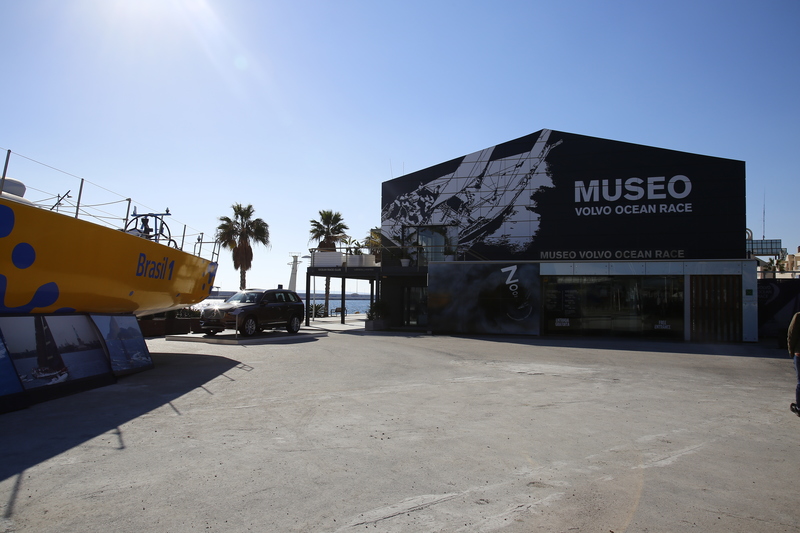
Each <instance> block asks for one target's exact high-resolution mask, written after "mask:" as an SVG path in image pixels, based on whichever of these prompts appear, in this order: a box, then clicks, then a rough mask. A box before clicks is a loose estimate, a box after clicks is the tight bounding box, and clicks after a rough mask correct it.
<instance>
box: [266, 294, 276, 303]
mask: <svg viewBox="0 0 800 533" xmlns="http://www.w3.org/2000/svg"><path fill="white" fill-rule="evenodd" d="M264 301H265V302H267V303H270V304H274V303H275V302H276V301H277V300H276V299H275V293H274V292H268V293H267V294H265V295H264Z"/></svg>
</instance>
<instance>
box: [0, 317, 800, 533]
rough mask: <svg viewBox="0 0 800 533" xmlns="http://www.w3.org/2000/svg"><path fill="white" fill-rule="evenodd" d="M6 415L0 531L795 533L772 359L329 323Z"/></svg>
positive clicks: (798, 467) (189, 344) (781, 368)
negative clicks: (378, 329) (373, 329)
mask: <svg viewBox="0 0 800 533" xmlns="http://www.w3.org/2000/svg"><path fill="white" fill-rule="evenodd" d="M182 340H183V342H180V341H176V340H167V339H163V338H162V339H149V340H148V346H149V348H150V351H151V354H152V357H153V360H154V362H155V369H154V370H150V371H147V372H143V373H140V374H136V375H132V376H127V377H124V378H121V379H120V380H119V381H118V382H117V383H116V384H114V385H111V386H107V387H103V388H100V389H95V390H92V391H88V392H83V393H80V394H76V395H73V396H69V397H65V398H60V399H57V400H53V401H49V402H45V403H42V404H38V405H35V406H33V407H31V408H28V409H25V410H23V411H17V412H13V413H7V414H3V415H0V424H2V426H1V427H2V432H1V433H0V468H2V475H0V505H1V506H2V507H1V508H0V512H1V513H2V514H1V515H0V531H5V532H10V531H15V532H16V531H20V532H21V531H24V532H29V531H30V532H61V533H63V532H101V531H102V532H109V531H116V532H137V533H138V532H142V531H156V532H162V531H163V532H186V531H218V532H239V531H243V532H244V531H254V532H265V531H266V532H272V531H276V532H306V531H309V532H331V533H333V532H350V531H361V530H369V531H382V532H406V531H412V532H416V531H426V532H451V531H453V532H457V531H470V532H472V531H479V532H490V531H497V532H530V531H546V532H601V533H608V532H614V533H621V532H669V531H681V532H682V531H690V530H694V531H704V532H707V531H712V532H716V531H719V532H739V531H741V532H745V531H747V532H761V531H763V532H782V531H785V532H797V531H800V492H798V491H799V490H800V486H799V481H800V418H798V417H797V416H795V415H793V414H792V413H791V412H790V411H789V403H790V402H791V401H792V399H793V393H794V385H795V381H794V373H793V369H792V363H791V360H790V359H789V358H788V357H787V355H786V354H785V352H784V351H783V350H780V349H778V348H777V347H775V346H774V345H770V344H767V343H764V344H737V345H698V344H687V343H672V342H647V341H641V340H628V339H623V340H612V339H552V338H517V337H480V338H466V337H453V336H438V335H437V336H431V335H428V334H424V333H399V332H365V331H364V329H363V321H359V320H353V321H351V320H348V323H347V324H345V325H341V324H339V323H338V322H337V321H336V320H332V321H327V322H324V321H317V322H315V324H314V327H311V328H303V330H301V333H300V334H298V335H296V336H289V335H285V334H273V333H267V334H264V335H263V336H262V337H261V339H260V341H259V342H257V343H253V344H223V343H218V344H209V343H207V342H205V340H204V339H200V338H193V339H189V338H184V339H182Z"/></svg>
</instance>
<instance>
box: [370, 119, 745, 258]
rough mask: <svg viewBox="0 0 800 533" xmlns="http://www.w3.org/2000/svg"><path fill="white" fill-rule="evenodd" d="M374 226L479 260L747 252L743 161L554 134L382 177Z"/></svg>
mask: <svg viewBox="0 0 800 533" xmlns="http://www.w3.org/2000/svg"><path fill="white" fill-rule="evenodd" d="M382 196H383V205H382V209H383V212H382V221H383V224H382V233H383V237H384V239H385V240H386V241H388V242H386V244H387V245H389V246H408V245H409V244H413V243H410V242H408V235H413V234H414V231H415V230H414V228H419V227H425V226H446V227H447V228H449V229H448V230H447V234H448V235H450V236H452V238H453V239H454V240H455V239H457V241H458V247H459V250H460V251H461V252H463V253H465V255H464V258H465V259H469V258H470V256H472V258H475V259H484V260H486V259H489V260H492V259H494V260H507V259H514V260H518V259H523V260H531V261H537V260H543V261H548V260H572V261H581V260H583V261H590V260H664V259H668V260H681V259H742V258H745V238H744V235H745V224H746V220H745V164H744V162H742V161H736V160H730V159H722V158H717V157H709V156H703V155H696V154H691V153H685V152H678V151H673V150H665V149H661V148H654V147H649V146H642V145H636V144H630V143H623V142H618V141H610V140H605V139H599V138H594V137H586V136H582V135H575V134H570V133H563V132H558V131H553V130H541V131H539V132H536V133H533V134H531V135H528V136H526V137H522V138H520V139H516V140H513V141H509V142H507V143H504V144H499V145H497V146H493V147H491V148H487V149H485V150H481V151H479V152H475V153H473V154H470V155H467V156H464V157H460V158H457V159H454V160H451V161H448V162H445V163H441V164H439V165H436V166H434V167H430V168H427V169H424V170H420V171H418V172H414V173H412V174H408V175H406V176H402V177H400V178H397V179H394V180H391V181H387V182H385V183H384V184H383V195H382Z"/></svg>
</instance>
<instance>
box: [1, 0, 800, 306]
mask: <svg viewBox="0 0 800 533" xmlns="http://www.w3.org/2000/svg"><path fill="white" fill-rule="evenodd" d="M0 7H1V11H0V12H2V17H1V18H0V25H2V35H3V52H4V53H3V56H2V62H0V65H2V70H1V72H2V84H1V85H0V95H1V96H2V104H3V110H2V115H1V116H2V118H1V119H0V147H2V148H3V149H10V150H12V152H15V153H19V154H22V155H24V156H27V157H30V158H33V159H35V160H37V161H41V162H44V163H47V164H48V165H51V166H53V167H56V168H58V169H61V170H64V171H67V172H69V173H71V174H74V175H77V176H81V177H83V178H86V179H87V180H89V181H91V182H93V183H96V184H100V185H102V186H103V187H106V188H108V189H110V190H112V191H114V192H117V193H119V194H121V195H123V196H124V197H132V198H133V199H134V203H136V204H138V205H139V206H147V207H150V208H152V209H163V208H165V207H169V208H170V211H171V212H172V213H173V218H174V221H173V233H180V231H181V230H182V224H188V225H189V226H190V233H191V232H193V231H194V232H196V231H204V232H206V233H207V234H212V233H213V231H214V229H215V227H216V225H217V223H218V220H217V219H218V217H219V216H220V215H227V214H229V213H230V212H231V209H230V206H231V205H232V204H233V203H235V202H241V203H245V204H247V203H251V204H253V206H254V207H255V209H256V216H260V217H262V218H263V219H264V220H265V221H266V222H267V223H268V224H269V227H270V233H271V241H272V246H271V247H270V248H269V249H257V250H256V255H255V259H254V265H253V269H252V270H251V271H250V272H249V273H248V278H247V279H248V285H250V286H260V287H274V286H276V285H277V284H279V283H283V284H288V282H289V274H290V268H289V266H288V262H289V261H290V252H300V253H301V254H302V253H307V251H308V247H309V246H310V245H309V243H308V232H309V220H310V219H312V218H317V216H318V212H319V210H321V209H331V210H334V211H339V212H341V213H342V215H343V217H344V219H345V222H346V223H347V224H348V225H349V226H350V232H349V233H350V234H351V235H352V236H353V237H355V238H359V239H360V238H363V237H364V236H365V235H366V234H367V232H368V230H369V228H371V227H374V226H377V225H379V224H380V185H381V182H383V181H385V180H388V179H391V178H393V177H398V176H399V175H401V174H403V173H408V172H412V171H415V170H419V169H421V168H425V167H428V166H430V165H433V164H436V163H439V162H442V161H446V160H448V159H452V158H454V157H458V156H461V155H465V154H468V153H471V152H474V151H477V150H480V149H482V148H486V147H489V146H492V145H495V144H498V143H501V142H504V141H507V140H510V139H514V138H517V137H520V136H522V135H526V134H528V133H531V132H534V131H537V130H540V129H542V128H550V129H555V130H560V131H567V132H571V133H578V134H583V135H590V136H595V137H601V138H606V139H613V140H619V141H626V142H633V143H638V144H645V145H652V146H658V147H662V148H669V149H674V150H681V151H686V152H693V153H699V154H704V155H712V156H718V157H725V158H731V159H739V160H743V161H746V163H747V209H748V227H750V228H751V229H752V230H753V232H754V233H755V235H756V238H761V236H762V234H764V235H765V236H766V237H767V238H779V239H782V240H783V245H784V246H785V247H787V248H789V250H790V252H791V251H796V249H797V246H798V245H800V229H798V228H800V222H799V221H798V201H799V200H800V172H799V171H798V166H799V164H798V157H799V156H800V103H799V102H800V31H799V29H800V2H798V1H797V0H765V1H763V2H755V1H748V2H742V1H735V0H734V1H730V0H729V1H703V0H691V1H668V2H642V1H640V0H636V1H613V0H612V1H603V2H601V1H568V0H567V1H560V2H537V1H531V0H525V1H503V0H498V1H493V2H488V1H482V2H477V1H462V2H438V1H435V0H433V1H431V0H426V1H417V0H404V1H402V2H392V1H385V2H376V1H367V0H364V1H348V0H341V1H337V2H329V1H321V0H320V1H304V0H297V1H291V2H290V1H277V0H275V1H267V0H263V1H261V0H24V1H22V0H19V1H13V0H4V1H2V2H0ZM8 174H9V176H12V177H16V178H18V179H22V180H24V181H25V182H26V183H27V184H28V185H30V186H33V187H38V188H41V189H43V190H46V191H50V192H53V193H56V192H61V193H63V192H66V191H65V189H66V188H68V187H69V186H63V185H57V184H56V183H55V182H52V183H50V182H49V181H48V180H50V179H51V178H52V177H53V176H52V173H48V174H47V176H45V175H44V174H42V175H39V174H38V171H36V170H33V169H30V168H29V167H28V166H26V165H25V164H22V163H20V159H18V158H14V157H12V160H11V165H10V167H9V171H8ZM60 178H63V176H61V177H60ZM764 206H766V217H765V218H764V217H762V214H763V208H764ZM140 210H144V209H143V208H142V207H140ZM304 266H305V263H304V264H303V265H302V267H304ZM298 278H299V279H298V289H299V290H304V285H305V275H304V269H303V268H301V274H300V276H299V277H298ZM238 280H239V277H238V273H237V272H236V271H234V269H233V266H232V262H231V259H230V254H229V253H227V252H225V251H223V255H222V256H221V258H220V269H219V274H218V277H217V284H218V285H220V286H221V287H222V289H223V290H234V289H236V288H238ZM318 286H319V283H318ZM355 288H356V287H348V289H355ZM358 290H359V291H361V292H366V291H368V286H367V285H366V282H361V283H360V285H359V287H358Z"/></svg>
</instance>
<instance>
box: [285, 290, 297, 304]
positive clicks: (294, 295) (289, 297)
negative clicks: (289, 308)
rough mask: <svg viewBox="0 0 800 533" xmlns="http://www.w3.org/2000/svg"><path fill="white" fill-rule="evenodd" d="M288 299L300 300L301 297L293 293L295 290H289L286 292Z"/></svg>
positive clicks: (291, 300)
mask: <svg viewBox="0 0 800 533" xmlns="http://www.w3.org/2000/svg"><path fill="white" fill-rule="evenodd" d="M286 299H287V300H289V301H290V302H298V301H300V300H299V298H298V297H297V295H296V294H295V293H293V292H287V293H286Z"/></svg>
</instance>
